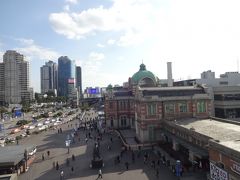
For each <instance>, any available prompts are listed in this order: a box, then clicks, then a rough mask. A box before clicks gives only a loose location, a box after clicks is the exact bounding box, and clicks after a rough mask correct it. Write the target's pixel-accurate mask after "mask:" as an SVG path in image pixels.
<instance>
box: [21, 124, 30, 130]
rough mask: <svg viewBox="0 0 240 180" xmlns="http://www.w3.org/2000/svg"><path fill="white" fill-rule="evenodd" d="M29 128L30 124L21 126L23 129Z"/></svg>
mask: <svg viewBox="0 0 240 180" xmlns="http://www.w3.org/2000/svg"><path fill="white" fill-rule="evenodd" d="M28 128H29V125H23V126H21V129H28Z"/></svg>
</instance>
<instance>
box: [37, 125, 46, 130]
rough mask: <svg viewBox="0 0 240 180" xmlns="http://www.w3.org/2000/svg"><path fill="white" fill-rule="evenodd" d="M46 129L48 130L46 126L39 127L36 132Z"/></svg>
mask: <svg viewBox="0 0 240 180" xmlns="http://www.w3.org/2000/svg"><path fill="white" fill-rule="evenodd" d="M47 128H48V126H47V125H43V126H41V127H39V128H38V130H40V131H41V130H44V129H47Z"/></svg>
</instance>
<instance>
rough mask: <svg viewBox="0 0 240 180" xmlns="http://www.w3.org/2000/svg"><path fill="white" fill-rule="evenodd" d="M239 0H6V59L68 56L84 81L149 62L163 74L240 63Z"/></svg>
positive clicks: (116, 80) (0, 12)
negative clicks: (169, 66) (16, 55)
mask: <svg viewBox="0 0 240 180" xmlns="http://www.w3.org/2000/svg"><path fill="white" fill-rule="evenodd" d="M239 7H240V1H239V0H201V1H199V0H181V1H179V0H34V1H33V0H24V1H19V0H1V1H0V62H1V61H2V55H3V54H4V52H5V51H6V50H10V49H11V50H17V51H18V52H20V53H22V54H24V55H25V56H26V59H27V60H28V61H29V62H30V84H31V86H32V87H34V90H35V91H36V92H39V91H40V67H41V66H42V65H44V63H45V62H46V61H48V60H53V61H55V62H57V59H58V57H60V56H68V57H69V58H70V59H72V60H75V61H76V64H77V65H80V66H81V67H82V80H83V88H85V87H90V86H92V87H95V86H100V87H104V86H107V85H108V84H113V85H115V84H118V85H122V83H123V82H126V81H127V80H128V78H129V77H131V76H132V75H133V74H134V73H135V72H137V71H138V70H139V65H140V64H141V63H142V62H143V63H144V64H145V65H146V68H147V70H150V71H151V72H153V73H154V74H155V75H156V76H158V78H159V79H166V78H167V62H169V61H170V62H172V67H173V78H174V80H180V79H182V80H183V79H189V78H200V73H201V72H203V71H207V70H212V71H214V72H215V73H216V76H219V75H220V74H223V73H225V72H229V71H238V69H239V68H238V59H239V57H240V11H239Z"/></svg>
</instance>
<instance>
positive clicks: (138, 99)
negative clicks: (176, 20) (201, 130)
mask: <svg viewBox="0 0 240 180" xmlns="http://www.w3.org/2000/svg"><path fill="white" fill-rule="evenodd" d="M210 113H211V101H210V97H209V95H208V94H207V93H206V92H205V89H204V88H203V87H200V86H199V87H197V86H190V87H161V86H160V83H159V79H158V78H157V77H156V76H155V75H154V74H153V73H152V72H150V71H147V70H146V67H145V65H144V64H141V65H140V69H139V71H138V72H136V73H135V74H134V75H133V76H132V77H131V78H129V81H128V84H127V86H126V87H118V88H108V93H107V94H106V96H105V114H106V124H107V127H109V128H116V129H122V128H134V129H136V137H137V138H138V139H139V141H141V142H155V141H158V140H160V134H161V127H162V123H163V121H164V120H175V119H182V118H206V117H208V116H209V115H210Z"/></svg>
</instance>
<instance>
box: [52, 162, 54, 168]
mask: <svg viewBox="0 0 240 180" xmlns="http://www.w3.org/2000/svg"><path fill="white" fill-rule="evenodd" d="M52 165H53V169H55V161H53V163H52Z"/></svg>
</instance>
